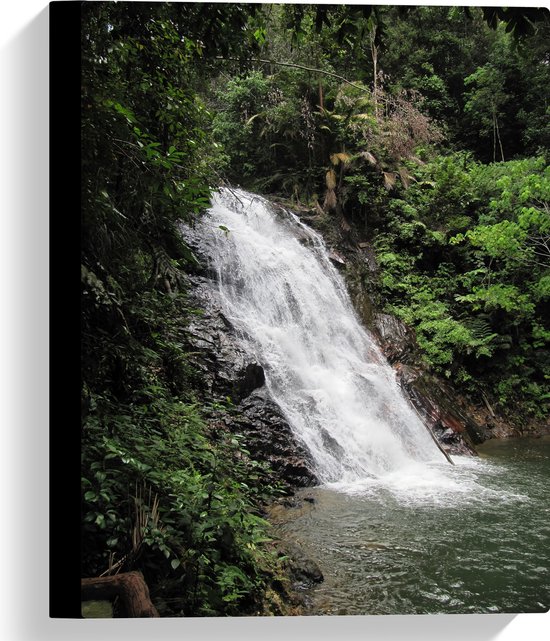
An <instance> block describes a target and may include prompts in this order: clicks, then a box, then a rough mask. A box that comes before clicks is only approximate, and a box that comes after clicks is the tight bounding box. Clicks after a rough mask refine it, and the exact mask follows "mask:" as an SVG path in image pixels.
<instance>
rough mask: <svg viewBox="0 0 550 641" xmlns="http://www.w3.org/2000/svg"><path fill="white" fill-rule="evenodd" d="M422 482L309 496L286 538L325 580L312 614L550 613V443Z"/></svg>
mask: <svg viewBox="0 0 550 641" xmlns="http://www.w3.org/2000/svg"><path fill="white" fill-rule="evenodd" d="M479 454H480V456H479V457H478V458H474V457H454V461H455V463H456V464H455V465H454V466H451V465H444V464H438V465H437V466H432V467H431V468H429V469H428V471H427V472H426V470H424V471H423V472H422V473H419V471H418V470H415V469H404V470H401V471H400V472H398V473H394V474H392V475H388V477H386V478H377V479H366V480H365V481H362V482H358V483H354V484H348V485H340V486H339V485H337V484H334V485H326V486H323V487H318V488H313V489H308V490H304V491H302V492H301V494H300V495H299V496H301V497H302V498H303V497H310V498H312V499H313V502H312V503H310V502H304V503H303V504H302V505H301V507H300V508H299V509H298V508H296V509H288V510H286V511H285V512H284V513H282V514H281V513H279V515H278V517H277V519H278V526H277V527H278V528H280V532H281V535H282V536H283V537H284V538H287V539H290V540H293V541H295V542H296V543H298V544H299V545H300V546H301V547H302V548H303V549H304V551H305V552H306V553H307V554H308V555H309V556H310V557H311V558H312V559H314V560H315V561H316V562H317V563H318V565H319V567H320V569H321V570H322V572H323V574H324V577H325V580H324V581H323V582H322V583H321V584H319V585H318V586H316V587H315V588H309V589H307V590H305V591H306V596H307V599H306V601H307V602H308V603H309V607H308V612H307V613H309V614H318V615H324V614H326V615H350V614H358V615H365V614H427V613H455V614H463V613H487V612H508V613H521V612H544V611H547V610H548V608H549V607H550V502H549V492H548V488H549V480H550V438H548V437H545V438H541V439H514V440H507V441H490V442H487V443H485V444H484V445H483V446H481V447H480V448H479Z"/></svg>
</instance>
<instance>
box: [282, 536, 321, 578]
mask: <svg viewBox="0 0 550 641" xmlns="http://www.w3.org/2000/svg"><path fill="white" fill-rule="evenodd" d="M282 552H283V553H284V554H285V555H286V556H287V557H288V559H287V561H286V565H287V568H288V570H289V572H290V575H291V578H292V581H293V583H294V585H293V588H294V589H296V588H298V589H300V588H301V589H304V588H310V587H312V586H314V585H316V584H317V583H321V582H322V581H323V580H324V576H323V573H322V572H321V568H320V567H319V566H318V565H317V563H316V562H315V561H314V560H313V559H311V558H310V557H309V556H308V555H307V553H306V552H305V551H304V550H303V549H302V548H301V547H300V546H299V545H298V544H297V543H296V542H294V541H285V542H284V544H283V548H282Z"/></svg>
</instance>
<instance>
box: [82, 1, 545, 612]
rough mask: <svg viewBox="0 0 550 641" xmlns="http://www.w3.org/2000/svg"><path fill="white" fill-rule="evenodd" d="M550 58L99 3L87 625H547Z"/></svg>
mask: <svg viewBox="0 0 550 641" xmlns="http://www.w3.org/2000/svg"><path fill="white" fill-rule="evenodd" d="M549 45H550V16H549V12H548V10H547V9H540V8H528V7H515V8H497V7H459V6H414V7H413V6H392V5H357V4H349V5H347V4H319V5H316V4H269V3H264V4H245V3H181V2H172V3H168V2H166V3H165V2H157V3H142V2H84V3H82V6H81V47H82V51H81V54H82V66H81V92H82V93H81V98H82V111H81V126H82V158H81V164H82V183H81V188H82V225H81V230H82V238H81V283H82V307H81V313H82V331H81V344H82V392H81V394H82V396H81V406H82V427H81V434H82V470H81V471H82V479H81V490H82V559H81V563H82V594H81V597H82V616H84V617H90V618H93V617H126V618H132V617H226V616H231V617H237V616H248V617H250V616H252V617H267V616H309V615H323V616H333V615H373V614H376V615H390V614H406V615H411V614H470V613H482V614H486V613H523V612H533V613H536V612H546V611H547V610H548V608H549V605H550V582H549V570H550V545H549V544H550V522H549V518H548V517H549V514H550V512H549V509H550V506H549V502H548V481H549V473H550V465H549V457H550V422H549V418H548V416H549V414H548V402H549V400H550V390H549V372H550V368H549V367H550V353H549V338H550V326H549V324H548V323H549V318H550V314H549V311H550V310H549V294H550V272H549V258H550V209H549V195H550V170H549V168H548V154H549V148H550V120H549V118H548V115H549V111H548V110H549V97H550V96H549V87H550V82H549V80H550V73H549V69H550V51H549Z"/></svg>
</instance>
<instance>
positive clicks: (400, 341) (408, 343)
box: [372, 313, 418, 365]
mask: <svg viewBox="0 0 550 641" xmlns="http://www.w3.org/2000/svg"><path fill="white" fill-rule="evenodd" d="M372 330H373V331H374V333H375V334H376V336H377V338H378V339H379V340H378V342H379V344H380V347H381V349H382V352H383V353H384V356H385V357H386V358H387V359H388V361H389V362H390V363H391V364H392V365H393V364H394V363H396V362H401V363H407V362H410V361H413V360H415V358H416V355H417V354H418V345H417V343H416V336H415V333H414V330H412V329H411V328H410V327H408V325H405V323H403V322H402V321H401V320H399V319H398V318H397V317H396V316H392V315H391V314H380V313H378V314H374V316H373V320H372Z"/></svg>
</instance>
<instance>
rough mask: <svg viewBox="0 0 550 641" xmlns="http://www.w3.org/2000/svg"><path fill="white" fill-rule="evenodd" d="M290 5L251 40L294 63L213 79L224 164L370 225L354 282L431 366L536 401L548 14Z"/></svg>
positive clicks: (516, 404) (527, 402) (543, 286)
mask: <svg viewBox="0 0 550 641" xmlns="http://www.w3.org/2000/svg"><path fill="white" fill-rule="evenodd" d="M292 11H293V9H292V8H290V7H271V8H270V10H268V12H267V15H268V17H267V19H266V20H267V24H268V25H269V26H270V27H271V29H272V31H270V30H269V29H268V33H270V34H271V33H272V34H273V35H272V36H271V37H268V38H267V39H266V41H265V42H264V43H263V45H262V52H261V54H260V57H261V59H262V60H273V61H275V62H276V63H277V62H278V61H281V60H283V61H285V62H291V63H292V64H293V65H295V66H291V67H289V66H281V65H279V64H267V63H264V64H257V65H254V66H253V68H252V69H251V70H250V71H246V72H244V73H240V74H238V75H235V76H232V77H230V78H227V79H226V80H224V81H220V80H218V81H217V83H216V86H215V89H216V93H215V96H214V99H213V100H212V102H211V104H212V106H213V107H214V108H215V110H216V115H215V119H214V130H213V133H214V136H215V138H216V140H217V141H219V142H220V143H221V144H222V145H223V148H224V153H225V155H226V164H225V170H226V172H227V173H228V175H229V176H230V177H231V178H232V179H233V180H235V181H238V182H241V183H243V184H244V185H247V186H250V187H251V188H252V189H257V190H260V191H263V192H268V193H269V192H273V193H276V194H285V195H286V196H287V197H289V198H291V199H293V200H294V201H295V202H299V203H302V204H306V205H309V206H311V207H316V208H317V209H318V211H321V210H322V215H323V217H324V221H323V222H322V224H324V228H325V230H329V232H330V228H331V227H332V228H334V227H335V226H339V227H340V228H342V229H343V230H344V231H345V232H347V233H349V234H351V235H352V236H354V237H356V238H362V239H365V238H366V239H368V240H370V241H371V242H372V243H373V244H374V247H375V249H376V254H377V259H378V263H379V267H380V272H379V275H378V277H377V278H373V277H372V275H369V274H364V278H365V279H367V281H368V282H366V286H367V287H368V288H369V290H370V291H371V292H372V293H373V295H374V296H375V298H376V299H377V303H378V305H379V306H381V307H384V308H385V309H386V310H388V311H391V312H393V313H395V314H397V315H398V316H399V317H400V318H402V319H403V320H404V321H405V322H406V323H408V324H409V325H411V326H412V327H414V328H415V330H416V332H417V336H418V340H419V344H420V347H421V348H422V351H423V355H424V360H425V362H426V363H427V364H428V365H429V366H430V367H431V369H432V370H433V371H435V372H437V373H439V374H441V375H443V376H444V377H446V378H449V379H451V380H452V381H453V382H454V383H456V384H457V385H458V387H459V388H460V389H462V390H463V391H465V392H467V393H470V394H471V395H472V399H473V400H474V402H479V401H480V392H483V394H484V395H485V396H486V398H490V399H491V403H492V404H494V406H496V407H498V408H499V409H500V410H501V411H502V412H503V413H505V414H508V415H509V418H510V419H511V420H514V421H515V422H516V424H517V425H523V424H524V421H525V419H526V417H531V418H533V419H534V420H540V419H542V418H544V417H545V416H546V415H547V412H548V400H549V399H550V396H549V389H548V371H549V364H550V361H549V354H548V330H549V328H548V266H549V258H550V251H549V244H548V243H549V233H548V232H549V229H550V216H549V209H548V195H549V186H550V183H549V173H548V168H547V155H548V145H549V142H550V141H549V138H548V133H549V129H548V126H549V122H550V119H549V118H548V115H549V102H548V101H549V92H548V80H549V79H550V78H549V76H550V74H549V71H548V69H549V67H548V63H549V55H550V53H549V36H550V28H549V23H548V20H546V21H542V22H538V23H536V25H532V29H531V30H530V32H529V33H524V34H522V35H519V34H516V37H514V36H513V35H512V34H511V33H510V31H512V29H510V28H509V27H510V25H508V26H507V25H506V24H505V23H499V24H498V25H497V28H496V29H493V28H491V27H490V26H488V25H487V24H486V20H485V18H486V17H487V16H486V15H484V13H483V12H482V10H480V9H472V10H471V11H469V12H468V14H467V13H465V11H464V10H463V9H461V8H457V7H419V8H417V9H415V10H410V11H405V13H403V11H402V10H401V9H399V8H397V7H376V8H374V9H373V10H372V11H370V12H369V13H368V15H364V14H363V13H362V12H361V11H360V10H359V9H357V10H356V11H355V12H351V13H350V12H347V11H346V10H345V9H344V8H341V9H336V8H332V9H329V10H328V17H329V19H328V20H327V22H324V21H323V22H322V24H321V25H319V24H318V23H317V24H316V12H315V10H313V9H310V10H307V9H306V10H304V11H303V12H302V16H301V23H300V30H299V31H298V33H297V34H295V33H294V30H293V28H287V29H285V25H286V24H287V21H288V19H289V15H291V14H292ZM331 11H332V14H331ZM291 24H292V22H291ZM337 24H338V25H340V26H339V30H337V29H336V28H335V25H337ZM293 35H294V41H293V37H292V36H293ZM313 68H314V69H313ZM308 69H309V70H308ZM258 143H260V144H258Z"/></svg>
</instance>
